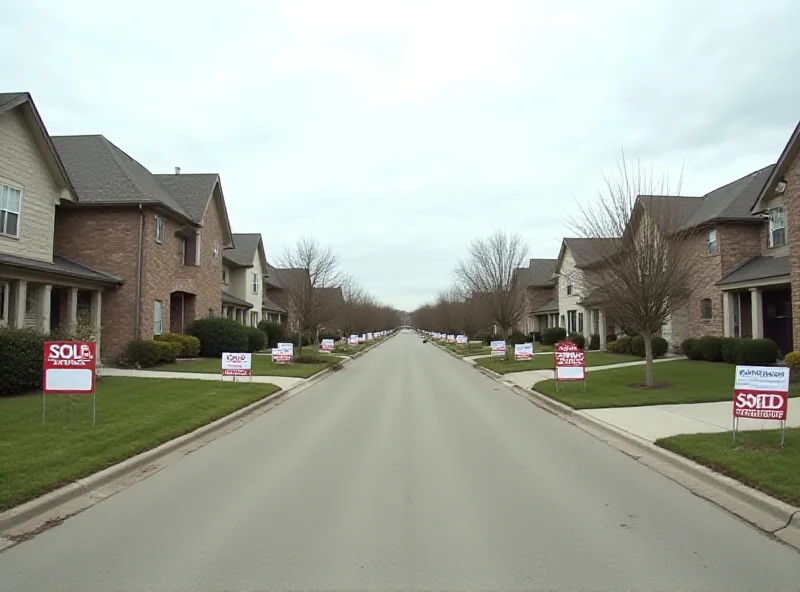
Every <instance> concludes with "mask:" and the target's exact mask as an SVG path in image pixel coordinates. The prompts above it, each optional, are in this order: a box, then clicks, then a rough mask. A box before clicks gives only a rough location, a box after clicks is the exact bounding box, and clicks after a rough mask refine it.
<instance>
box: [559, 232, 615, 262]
mask: <svg viewBox="0 0 800 592" xmlns="http://www.w3.org/2000/svg"><path fill="white" fill-rule="evenodd" d="M564 243H565V244H566V245H567V248H568V249H569V251H570V253H572V257H573V259H575V265H577V266H578V267H586V266H589V265H591V264H592V263H596V262H598V261H600V260H601V259H604V258H606V257H608V256H609V255H611V253H613V252H614V248H615V245H617V244H618V243H619V239H618V238H565V239H564Z"/></svg>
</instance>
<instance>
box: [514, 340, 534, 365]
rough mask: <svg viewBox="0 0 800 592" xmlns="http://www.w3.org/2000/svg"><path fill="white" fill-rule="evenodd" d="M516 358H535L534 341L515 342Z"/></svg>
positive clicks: (519, 359) (521, 359) (520, 359)
mask: <svg viewBox="0 0 800 592" xmlns="http://www.w3.org/2000/svg"><path fill="white" fill-rule="evenodd" d="M514 359H515V360H516V361H518V362H519V361H523V360H532V359H533V344H532V343H515V344H514Z"/></svg>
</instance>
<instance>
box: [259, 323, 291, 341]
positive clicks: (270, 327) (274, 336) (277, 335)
mask: <svg viewBox="0 0 800 592" xmlns="http://www.w3.org/2000/svg"><path fill="white" fill-rule="evenodd" d="M258 328H259V329H261V330H262V331H263V332H264V333H266V334H267V347H277V346H278V343H280V342H283V341H285V339H284V337H285V333H286V331H285V327H284V326H283V325H281V324H280V323H273V322H272V321H261V322H260V323H259V324H258Z"/></svg>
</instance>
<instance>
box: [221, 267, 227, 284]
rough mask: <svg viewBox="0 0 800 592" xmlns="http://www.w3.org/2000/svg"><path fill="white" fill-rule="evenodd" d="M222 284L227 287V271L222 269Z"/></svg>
mask: <svg viewBox="0 0 800 592" xmlns="http://www.w3.org/2000/svg"><path fill="white" fill-rule="evenodd" d="M222 283H223V284H225V285H226V286H227V285H228V270H227V269H225V268H224V267H223V268H222Z"/></svg>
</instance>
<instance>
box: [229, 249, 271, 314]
mask: <svg viewBox="0 0 800 592" xmlns="http://www.w3.org/2000/svg"><path fill="white" fill-rule="evenodd" d="M233 241H234V243H235V245H236V246H235V247H234V248H233V249H228V250H226V251H225V252H224V253H223V256H222V315H223V316H226V317H228V318H231V319H236V320H237V321H239V322H240V323H242V324H243V325H250V326H251V327H257V326H258V323H259V322H260V321H261V320H263V319H266V318H267V316H266V314H265V313H264V310H263V308H264V307H263V300H264V298H265V295H264V292H265V289H264V282H265V277H264V276H265V272H266V270H267V256H266V254H265V253H264V242H263V240H262V239H261V235H260V234H257V233H256V234H234V235H233Z"/></svg>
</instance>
